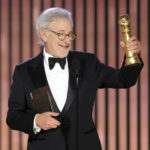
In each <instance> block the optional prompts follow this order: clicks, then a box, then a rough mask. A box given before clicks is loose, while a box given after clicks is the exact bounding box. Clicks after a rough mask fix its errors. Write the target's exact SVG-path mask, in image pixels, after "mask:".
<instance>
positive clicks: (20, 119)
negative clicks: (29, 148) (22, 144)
mask: <svg viewBox="0 0 150 150" xmlns="http://www.w3.org/2000/svg"><path fill="white" fill-rule="evenodd" d="M8 107H9V108H8V113H7V119H6V122H7V124H8V126H9V127H10V128H11V129H14V130H19V131H22V132H25V133H27V134H34V132H33V120H34V116H35V114H36V113H35V112H33V111H31V109H29V108H28V107H27V102H26V96H25V88H24V82H23V77H22V76H21V74H20V72H19V69H17V67H16V68H15V71H14V75H13V83H12V85H11V90H10V96H9V102H8Z"/></svg>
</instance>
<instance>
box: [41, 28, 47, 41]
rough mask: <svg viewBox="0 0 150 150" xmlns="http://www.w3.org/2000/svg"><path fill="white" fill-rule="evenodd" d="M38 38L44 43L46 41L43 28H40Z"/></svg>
mask: <svg viewBox="0 0 150 150" xmlns="http://www.w3.org/2000/svg"><path fill="white" fill-rule="evenodd" d="M40 36H41V38H42V40H43V41H44V42H46V41H47V36H46V30H45V29H44V28H40Z"/></svg>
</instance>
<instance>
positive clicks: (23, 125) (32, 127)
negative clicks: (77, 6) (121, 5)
mask: <svg viewBox="0 0 150 150" xmlns="http://www.w3.org/2000/svg"><path fill="white" fill-rule="evenodd" d="M36 29H37V34H38V37H39V40H40V43H41V44H42V45H43V52H41V53H40V54H39V55H38V56H36V57H34V58H31V59H29V60H28V61H26V62H23V63H21V64H19V65H17V66H16V68H15V71H14V75H13V83H12V86H11V93H10V97H9V110H8V114H7V124H8V125H9V126H10V128H12V129H15V130H19V131H22V132H25V133H27V134H29V139H28V150H41V149H43V150H76V149H78V150H101V149H102V148H101V144H100V140H99V137H98V134H97V132H96V129H95V125H94V123H93V120H92V108H93V103H94V99H95V96H96V91H97V89H98V88H105V87H107V88H109V87H110V88H129V87H131V86H132V85H134V84H135V83H136V80H137V77H138V75H139V72H140V71H141V69H142V66H143V63H141V64H137V65H134V66H129V67H125V66H124V64H123V65H122V67H121V69H114V68H112V67H109V66H106V65H104V64H103V63H101V62H100V61H99V60H98V59H97V58H96V56H95V55H94V54H90V53H84V52H79V51H69V50H70V48H71V43H72V41H73V40H74V39H75V34H74V33H73V22H72V18H71V13H70V12H68V11H67V10H65V9H62V8H50V9H47V10H45V11H44V12H43V13H42V14H41V15H40V17H39V18H38V20H37V24H36ZM121 45H122V47H124V46H125V44H124V43H122V44H121ZM127 47H128V49H129V50H130V51H132V52H133V53H136V54H138V53H139V52H140V51H141V45H140V42H139V41H138V40H137V39H136V38H135V37H131V38H130V40H129V41H128V43H127Z"/></svg>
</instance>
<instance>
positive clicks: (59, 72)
mask: <svg viewBox="0 0 150 150" xmlns="http://www.w3.org/2000/svg"><path fill="white" fill-rule="evenodd" d="M43 56H44V59H43V61H44V70H45V74H46V78H47V81H48V85H49V87H50V90H51V92H52V95H53V97H54V100H55V102H56V104H57V106H58V108H59V110H60V111H62V110H63V107H64V105H65V103H66V99H67V93H68V82H69V69H68V61H67V59H66V64H65V68H64V69H62V68H61V67H60V65H59V63H56V64H55V66H54V67H53V69H51V70H50V68H49V61H48V58H49V57H53V56H52V55H50V54H48V53H47V52H46V51H45V49H44V51H43ZM35 118H36V116H35ZM35 118H34V123H33V124H34V125H33V130H34V133H35V134H36V133H37V132H40V131H41V129H40V128H39V127H38V126H37V125H36V123H35Z"/></svg>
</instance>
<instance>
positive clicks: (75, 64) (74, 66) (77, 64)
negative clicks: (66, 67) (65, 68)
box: [71, 59, 80, 75]
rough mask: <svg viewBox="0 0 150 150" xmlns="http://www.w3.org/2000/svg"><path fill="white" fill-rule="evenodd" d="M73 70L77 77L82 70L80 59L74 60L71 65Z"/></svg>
mask: <svg viewBox="0 0 150 150" xmlns="http://www.w3.org/2000/svg"><path fill="white" fill-rule="evenodd" d="M71 66H72V69H73V71H74V72H75V74H76V75H78V74H79V70H80V62H79V60H78V59H73V60H72V63H71Z"/></svg>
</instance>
